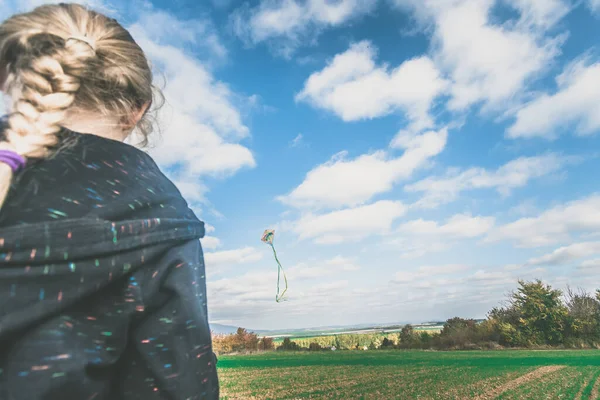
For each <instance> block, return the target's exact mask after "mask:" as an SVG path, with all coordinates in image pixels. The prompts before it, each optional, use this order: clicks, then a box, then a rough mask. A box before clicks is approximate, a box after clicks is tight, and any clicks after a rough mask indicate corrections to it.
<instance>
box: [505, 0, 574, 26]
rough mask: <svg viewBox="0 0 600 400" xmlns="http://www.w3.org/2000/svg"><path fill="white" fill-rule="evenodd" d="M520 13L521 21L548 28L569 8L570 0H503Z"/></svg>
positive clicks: (565, 13)
mask: <svg viewBox="0 0 600 400" xmlns="http://www.w3.org/2000/svg"><path fill="white" fill-rule="evenodd" d="M504 2H505V3H506V4H507V5H508V6H512V7H514V8H516V9H517V10H519V12H520V13H521V20H522V23H524V24H526V25H529V26H538V27H542V28H548V27H551V26H552V25H554V24H556V23H557V22H558V21H560V20H561V19H562V18H563V17H564V16H565V15H567V13H568V12H569V11H570V10H571V8H572V4H571V1H565V0H504Z"/></svg>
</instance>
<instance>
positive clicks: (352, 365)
mask: <svg viewBox="0 0 600 400" xmlns="http://www.w3.org/2000/svg"><path fill="white" fill-rule="evenodd" d="M547 366H564V368H562V369H560V370H554V369H553V370H549V372H547V373H545V372H544V373H541V372H543V371H542V370H540V368H541V367H547ZM218 368H219V378H220V381H221V393H222V398H223V399H308V398H313V399H315V398H319V399H471V398H479V399H489V398H498V399H575V400H588V399H590V396H591V395H592V392H593V388H594V383H595V382H596V380H597V379H598V378H600V351H597V350H589V351H472V352H424V351H398V350H396V351H366V352H362V351H343V352H342V351H338V352H315V353H309V352H301V353H284V352H269V353H263V354H256V355H245V356H221V357H220V358H219V363H218ZM526 374H531V375H526ZM519 377H522V378H520V380H519V381H518V382H519V384H518V385H517V384H515V379H517V378H519ZM511 382H512V383H511ZM490 396H492V397H490Z"/></svg>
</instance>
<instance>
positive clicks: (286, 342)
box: [277, 337, 300, 351]
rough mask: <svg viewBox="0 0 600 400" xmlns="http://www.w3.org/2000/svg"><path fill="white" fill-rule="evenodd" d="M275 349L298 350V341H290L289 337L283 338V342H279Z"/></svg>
mask: <svg viewBox="0 0 600 400" xmlns="http://www.w3.org/2000/svg"><path fill="white" fill-rule="evenodd" d="M277 350H283V351H299V350H300V346H298V343H296V342H292V341H291V340H290V338H287V337H286V338H285V339H283V343H282V344H281V346H279V347H278V348H277Z"/></svg>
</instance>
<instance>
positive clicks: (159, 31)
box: [136, 9, 228, 63]
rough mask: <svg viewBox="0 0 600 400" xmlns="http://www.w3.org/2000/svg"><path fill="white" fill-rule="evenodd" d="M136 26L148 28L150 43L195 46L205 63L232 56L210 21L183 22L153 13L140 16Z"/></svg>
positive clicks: (159, 13) (165, 13) (165, 14)
mask: <svg viewBox="0 0 600 400" xmlns="http://www.w3.org/2000/svg"><path fill="white" fill-rule="evenodd" d="M136 25H138V26H142V27H144V29H145V33H146V35H147V39H148V40H151V41H153V42H155V43H160V44H165V43H167V44H170V45H172V46H176V47H183V46H184V45H192V46H194V50H195V53H196V54H200V55H202V56H203V57H205V58H204V61H205V62H209V63H212V62H215V61H222V60H224V59H225V58H226V57H227V55H228V51H227V49H226V48H225V46H224V45H223V43H222V42H221V39H220V37H219V35H218V34H217V31H216V29H215V27H214V25H213V24H212V22H210V20H208V19H187V20H181V19H177V18H175V17H174V16H173V15H171V14H169V13H167V12H165V11H162V10H155V9H152V10H144V12H143V13H140V14H139V19H138V21H137V22H136ZM148 27H151V28H152V29H148Z"/></svg>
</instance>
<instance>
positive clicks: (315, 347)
mask: <svg viewBox="0 0 600 400" xmlns="http://www.w3.org/2000/svg"><path fill="white" fill-rule="evenodd" d="M321 350H323V349H322V348H321V346H320V345H319V343H316V342H312V343H311V344H310V345H309V346H308V351H321Z"/></svg>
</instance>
